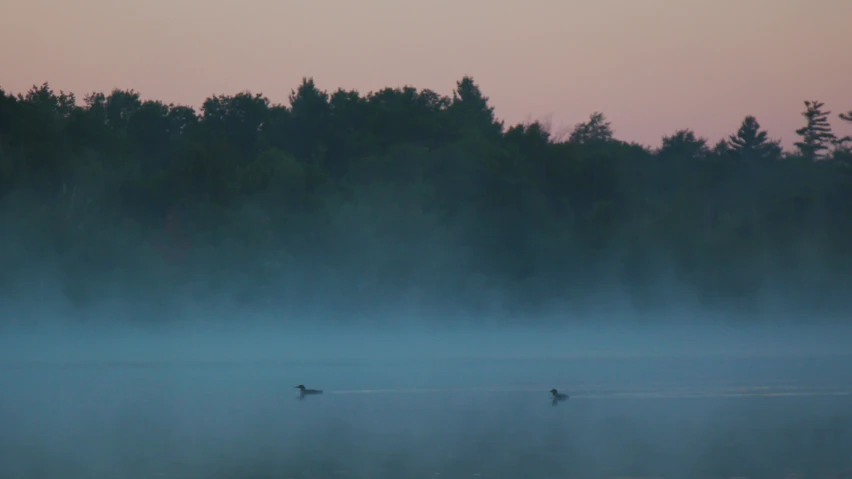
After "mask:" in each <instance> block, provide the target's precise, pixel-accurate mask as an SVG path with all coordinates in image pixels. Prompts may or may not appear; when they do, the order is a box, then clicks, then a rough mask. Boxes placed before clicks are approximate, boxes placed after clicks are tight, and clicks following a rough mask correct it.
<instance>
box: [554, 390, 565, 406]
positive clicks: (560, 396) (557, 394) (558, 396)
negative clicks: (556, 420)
mask: <svg viewBox="0 0 852 479" xmlns="http://www.w3.org/2000/svg"><path fill="white" fill-rule="evenodd" d="M550 394H551V395H552V396H553V399H552V400H551V402H550V403H551V404H552V405H554V406H556V404H557V403H558V402H559V401H567V400H568V395H567V394H562V393H561V392H559V391H557V390H556V389H555V388H554V389H551V390H550Z"/></svg>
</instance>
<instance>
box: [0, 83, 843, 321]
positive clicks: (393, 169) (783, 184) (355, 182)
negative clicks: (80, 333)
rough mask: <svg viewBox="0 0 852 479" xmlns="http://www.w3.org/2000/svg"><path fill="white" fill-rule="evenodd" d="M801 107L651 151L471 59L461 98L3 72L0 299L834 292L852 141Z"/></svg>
mask: <svg viewBox="0 0 852 479" xmlns="http://www.w3.org/2000/svg"><path fill="white" fill-rule="evenodd" d="M803 115H804V117H805V121H804V125H803V126H802V128H801V129H799V130H797V131H796V134H797V135H799V136H800V137H801V140H800V141H799V142H797V143H796V150H795V151H784V150H783V149H782V148H781V146H780V143H779V142H778V141H777V140H774V139H772V138H770V136H769V133H768V132H766V131H765V130H762V129H761V126H760V124H759V122H758V120H757V118H755V117H754V116H751V115H749V116H746V117H745V118H744V119H743V121H742V124H741V125H739V127H738V128H737V126H736V125H732V131H734V133H732V134H731V135H730V136H729V137H728V138H726V139H725V140H723V141H721V142H719V143H718V144H716V145H715V146H712V145H709V144H708V142H707V140H706V139H705V138H702V137H701V136H700V135H698V134H697V133H696V132H694V131H692V130H691V129H689V128H682V129H679V130H677V131H675V132H672V133H671V134H669V135H666V136H665V137H664V138H663V141H662V146H661V147H660V148H657V149H650V148H647V147H644V146H641V145H637V144H633V143H628V142H624V141H621V140H618V139H617V137H616V135H615V132H614V131H613V129H612V127H611V125H610V122H609V121H608V120H607V119H606V116H605V115H604V114H603V113H601V112H594V113H592V114H591V115H590V117H589V120H588V121H586V122H584V123H580V124H578V125H576V126H575V127H574V129H573V131H572V132H571V133H570V135H567V138H558V137H555V136H554V135H552V134H551V132H550V131H549V129H548V128H547V127H546V126H545V125H543V124H541V123H539V122H532V123H526V124H519V125H512V126H506V125H504V124H503V123H502V122H501V121H500V120H498V119H497V118H496V117H495V115H494V112H493V108H492V106H491V105H490V104H489V99H488V97H487V96H485V95H484V94H483V92H482V91H481V90H480V87H479V86H478V85H477V84H476V83H475V82H474V80H473V78H470V77H465V78H463V79H461V80H460V81H459V82H458V83H457V85H456V88H455V90H454V91H453V93H452V95H451V96H449V97H446V96H442V95H439V94H437V93H435V92H434V91H432V90H428V89H424V90H419V89H416V88H414V87H409V86H406V87H402V88H385V89H382V90H379V91H376V92H369V93H367V94H362V93H360V92H357V91H347V90H343V89H338V90H337V91H334V92H326V91H322V90H320V89H319V88H318V87H317V86H316V84H315V83H314V81H313V79H310V78H305V79H304V80H303V82H302V83H301V84H300V85H299V86H298V87H297V88H295V89H294V90H293V91H292V92H291V95H290V97H289V103H288V104H286V105H283V104H274V103H272V102H271V101H270V100H269V99H268V98H266V97H265V96H264V95H262V94H260V93H253V92H248V91H244V92H240V93H236V94H233V95H214V96H211V97H210V98H208V99H207V100H206V101H205V102H204V103H203V105H202V106H201V108H200V109H198V110H195V109H193V108H191V107H188V106H185V105H175V104H166V103H163V102H160V101H157V100H148V99H143V98H142V96H141V95H140V93H138V92H136V91H134V90H120V89H115V90H113V91H111V92H109V93H108V94H105V93H99V92H95V93H91V94H88V95H86V96H85V97H84V98H83V101H82V102H78V101H77V97H75V95H73V94H70V93H65V92H61V91H60V92H56V91H54V90H53V89H51V87H50V86H49V85H48V84H47V83H45V84H43V85H39V86H34V87H33V88H32V89H31V90H29V91H28V92H24V93H21V94H12V93H9V92H6V91H3V90H2V89H0V220H2V225H3V229H2V234H0V246H2V248H0V264H2V267H3V269H4V274H3V275H2V279H0V300H2V298H6V300H7V301H11V300H12V299H14V300H16V301H17V300H22V298H36V297H38V295H39V294H45V293H44V290H45V288H47V289H48V291H49V292H52V293H57V294H61V295H62V297H63V298H66V300H67V301H68V303H69V304H70V305H71V306H73V307H74V308H76V309H77V310H78V311H86V310H88V309H90V308H92V307H93V305H97V304H100V303H107V302H109V301H119V300H121V301H125V302H128V304H130V303H132V302H133V301H138V304H141V305H145V308H149V309H150V308H151V307H154V306H152V305H158V306H157V307H161V308H162V309H163V311H174V306H175V305H179V304H181V301H184V300H185V299H186V298H195V299H197V300H199V301H203V300H204V299H205V298H216V299H217V301H219V300H221V301H227V302H230V303H232V304H235V305H240V306H241V307H245V308H257V309H265V310H275V311H282V315H283V314H284V313H283V312H290V313H294V314H295V312H304V311H314V312H316V313H317V314H319V313H323V314H332V312H334V311H346V312H349V313H350V314H355V312H363V314H382V312H385V313H387V312H392V311H397V310H398V311H411V310H419V311H431V313H429V314H434V315H439V316H440V314H443V313H439V312H446V311H469V312H471V311H476V312H485V313H493V312H496V311H499V312H500V313H505V314H507V315H511V314H515V315H522V314H532V313H534V312H545V311H557V310H558V311H563V312H576V313H579V312H583V311H590V310H594V309H595V308H601V307H604V306H606V307H609V306H612V305H616V304H619V305H622V307H624V308H628V309H630V310H632V311H647V312H651V313H653V312H655V311H664V310H666V309H667V308H668V309H671V308H675V307H679V306H682V305H688V306H689V307H695V308H705V309H706V310H715V311H722V312H738V313H742V312H748V311H758V310H768V309H772V308H775V309H776V310H779V311H781V310H783V311H787V310H793V309H795V308H804V309H806V310H808V311H813V310H814V308H816V309H820V310H824V311H827V312H830V311H835V310H837V309H838V308H841V309H842V308H843V307H845V306H844V305H845V304H846V303H845V301H847V298H848V297H850V293H852V283H849V281H848V280H847V279H846V278H848V277H849V274H850V273H852V241H850V238H852V221H849V217H848V213H849V205H850V201H852V174H850V165H852V160H850V159H851V158H852V154H850V144H852V140H850V139H849V138H848V137H846V138H839V139H838V138H837V137H836V136H835V135H834V133H832V131H831V126H830V112H828V111H825V109H824V105H823V104H822V103H821V102H818V101H806V102H804V112H803ZM838 117H839V119H840V120H841V121H846V122H850V121H852V111H849V112H848V113H842V114H840V115H838ZM35 285H39V286H38V287H36V286H35ZM51 288H52V289H51ZM37 291H41V292H40V293H37ZM52 293H51V294H52ZM270 308H272V309H270ZM274 308H278V309H274ZM401 308H405V309H401ZM424 314H425V313H424Z"/></svg>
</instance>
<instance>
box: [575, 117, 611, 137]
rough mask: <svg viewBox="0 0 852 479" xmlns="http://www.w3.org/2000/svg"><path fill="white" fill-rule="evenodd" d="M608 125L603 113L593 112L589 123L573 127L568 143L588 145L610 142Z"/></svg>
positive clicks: (609, 127)
mask: <svg viewBox="0 0 852 479" xmlns="http://www.w3.org/2000/svg"><path fill="white" fill-rule="evenodd" d="M610 125H611V123H610V122H608V121H607V120H606V117H605V116H604V114H603V113H600V112H594V113H592V114H591V116H590V117H589V121H586V122H583V123H578V124H577V125H575V126H574V131H572V132H571V135H570V137H569V138H568V142H569V143H578V144H590V143H605V142H608V141H612V138H613V131H612V127H611V126H610Z"/></svg>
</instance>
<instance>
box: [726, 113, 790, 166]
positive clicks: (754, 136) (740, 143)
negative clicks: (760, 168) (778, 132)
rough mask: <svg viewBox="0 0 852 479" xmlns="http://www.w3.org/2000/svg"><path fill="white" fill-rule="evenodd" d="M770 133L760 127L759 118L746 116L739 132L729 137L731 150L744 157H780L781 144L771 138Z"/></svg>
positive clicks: (734, 153)
mask: <svg viewBox="0 0 852 479" xmlns="http://www.w3.org/2000/svg"><path fill="white" fill-rule="evenodd" d="M768 135H769V134H768V133H767V132H766V131H765V130H761V129H760V123H758V122H757V118H755V117H753V116H751V115H749V116H746V117H745V119H743V122H742V124H741V125H740V129H739V130H737V134H736V135H731V136H729V137H728V142H729V145H730V149H729V151H730V153H732V154H733V155H735V156H738V157H742V158H761V159H780V158H781V145H780V144H779V142H777V141H771V140H769V137H768Z"/></svg>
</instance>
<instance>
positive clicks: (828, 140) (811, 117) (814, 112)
mask: <svg viewBox="0 0 852 479" xmlns="http://www.w3.org/2000/svg"><path fill="white" fill-rule="evenodd" d="M824 106H825V104H824V103H822V102H820V101H805V111H804V112H802V116H804V117H805V118H806V119H807V120H808V123H807V124H806V125H805V126H803V127H802V128H799V129H798V130H796V134H797V135H799V136H801V137H802V141H798V142H796V147H797V148H798V149H799V152H800V153H801V155H802V156H804V157H805V158H807V159H808V160H811V161H814V160H819V159H823V158H825V156H826V152H828V149H829V145H831V144H832V143H833V142H834V141H836V140H837V138H836V137H835V135H834V133H833V132H832V131H831V125H830V124H829V123H828V115H830V114H831V112H830V111H825V110H823V107H824Z"/></svg>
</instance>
